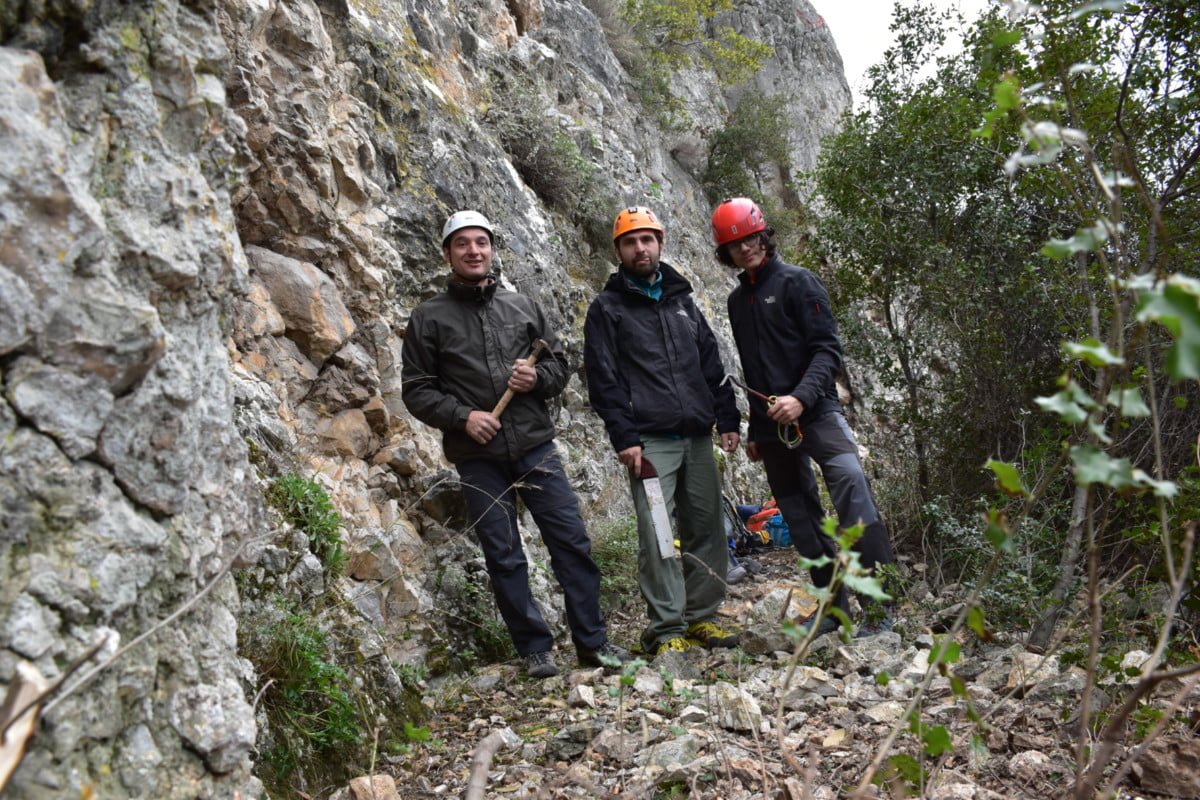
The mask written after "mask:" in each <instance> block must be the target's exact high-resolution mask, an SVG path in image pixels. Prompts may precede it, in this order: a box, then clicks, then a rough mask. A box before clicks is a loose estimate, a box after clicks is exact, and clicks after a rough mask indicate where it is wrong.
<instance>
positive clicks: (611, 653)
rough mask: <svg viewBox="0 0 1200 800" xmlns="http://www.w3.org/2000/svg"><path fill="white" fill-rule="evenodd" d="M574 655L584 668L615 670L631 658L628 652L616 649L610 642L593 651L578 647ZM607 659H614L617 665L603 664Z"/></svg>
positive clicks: (620, 648)
mask: <svg viewBox="0 0 1200 800" xmlns="http://www.w3.org/2000/svg"><path fill="white" fill-rule="evenodd" d="M575 653H576V655H578V656H579V663H580V664H583V665H584V666H585V667H609V668H613V669H615V668H616V667H619V666H621V665H622V664H625V663H627V662H628V661H630V660H631V659H632V658H633V656H631V655H630V654H629V651H628V650H626V649H625V648H623V647H617V646H616V645H615V644H613V643H612V642H605V643H604V644H602V645H600V646H599V647H597V648H596V649H595V650H588V649H586V648H583V647H580V648H577V649H576V651H575ZM607 659H615V660H616V661H617V662H618V663H616V664H612V663H608V664H605V663H604V662H605V660H607Z"/></svg>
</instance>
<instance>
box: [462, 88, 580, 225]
mask: <svg viewBox="0 0 1200 800" xmlns="http://www.w3.org/2000/svg"><path fill="white" fill-rule="evenodd" d="M491 89H492V99H491V104H490V105H489V107H488V109H487V112H486V113H485V114H484V120H485V121H486V122H487V124H488V125H489V126H490V127H491V128H492V129H493V130H494V131H495V132H496V135H497V138H499V140H500V144H501V146H502V147H503V148H504V150H505V152H507V153H508V154H509V156H511V157H512V162H513V166H514V167H515V168H516V170H517V173H518V174H519V175H520V176H521V179H522V180H524V181H525V183H527V184H528V185H529V188H531V189H533V191H534V192H536V193H537V195H538V196H539V197H541V198H542V199H543V200H545V201H546V202H547V203H548V204H549V205H551V206H554V207H555V208H557V209H558V210H560V211H564V212H567V213H570V212H574V211H576V210H577V209H579V208H580V206H581V205H584V204H585V201H586V200H587V199H588V197H589V192H590V191H591V188H592V186H593V184H594V178H595V174H596V167H595V166H594V165H593V164H592V163H591V162H589V161H588V160H587V159H586V158H585V157H584V155H583V153H582V151H581V150H580V149H579V145H578V144H576V142H575V140H574V139H572V138H571V137H570V136H569V135H568V134H567V133H566V132H565V131H564V130H562V128H561V127H560V126H559V124H558V122H557V121H556V120H555V118H554V116H553V114H551V113H550V112H551V106H550V102H549V100H548V99H547V96H546V92H545V91H543V90H542V87H541V86H539V84H538V82H537V80H535V79H534V78H530V77H527V76H524V75H519V74H513V75H506V76H503V77H502V78H498V79H497V80H496V81H494V82H493V83H492V85H491Z"/></svg>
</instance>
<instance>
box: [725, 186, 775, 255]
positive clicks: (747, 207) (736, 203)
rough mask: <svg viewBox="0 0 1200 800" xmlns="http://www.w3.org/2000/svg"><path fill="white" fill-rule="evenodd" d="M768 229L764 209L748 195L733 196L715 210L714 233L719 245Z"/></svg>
mask: <svg viewBox="0 0 1200 800" xmlns="http://www.w3.org/2000/svg"><path fill="white" fill-rule="evenodd" d="M766 229H767V221H766V220H765V219H763V213H762V211H761V210H760V209H759V207H758V206H757V205H756V204H755V203H754V201H753V200H751V199H750V198H748V197H731V198H729V199H728V200H726V201H725V202H723V203H721V205H719V206H717V208H716V210H714V211H713V215H712V235H713V242H715V243H716V245H717V247H721V246H723V245H727V244H729V243H730V242H736V241H737V240H738V239H745V238H746V237H747V236H749V235H751V234H754V233H761V232H762V231H765V230H766Z"/></svg>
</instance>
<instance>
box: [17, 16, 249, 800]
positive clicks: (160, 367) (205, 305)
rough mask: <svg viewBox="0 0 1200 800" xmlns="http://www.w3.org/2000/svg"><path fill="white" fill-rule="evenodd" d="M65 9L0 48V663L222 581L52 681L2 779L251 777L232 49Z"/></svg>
mask: <svg viewBox="0 0 1200 800" xmlns="http://www.w3.org/2000/svg"><path fill="white" fill-rule="evenodd" d="M56 8H58V7H57V6H56ZM60 11H61V13H63V14H66V15H68V16H69V18H68V19H64V20H59V21H57V23H56V24H57V25H58V26H59V27H57V29H56V30H57V31H58V33H59V36H58V37H57V38H54V37H52V38H50V39H46V38H44V37H41V36H39V34H45V33H46V32H47V31H49V30H51V27H50V26H51V23H52V22H53V21H45V20H43V21H42V24H41V25H38V24H36V23H35V22H29V23H28V24H27V25H26V26H24V27H22V28H20V29H19V30H18V31H17V33H16V39H17V41H16V42H10V46H8V47H4V48H0V74H2V75H0V87H2V88H0V152H3V153H5V157H4V159H3V166H2V167H0V208H2V209H3V211H2V213H0V260H2V263H3V267H2V268H0V275H2V278H0V285H2V291H0V317H3V318H4V320H5V323H4V327H3V329H4V336H3V347H2V348H0V355H3V361H2V362H0V364H2V366H0V369H2V374H3V387H4V392H3V394H4V399H3V400H0V428H2V429H3V433H2V434H0V509H2V512H0V513H2V515H3V532H2V533H0V619H2V622H0V680H7V679H8V678H9V677H10V676H11V675H12V674H13V672H14V669H15V667H16V664H17V662H18V661H19V660H26V661H29V662H31V663H32V664H33V665H34V666H35V667H36V668H37V669H38V670H39V671H40V672H41V673H42V674H43V675H44V676H46V677H47V678H48V679H50V680H55V679H57V678H59V677H61V676H62V675H63V674H64V672H65V671H66V670H68V668H69V667H70V666H71V665H72V663H73V662H74V661H76V660H77V659H80V658H82V657H83V656H84V655H85V654H86V653H87V652H88V651H89V650H90V649H91V648H92V647H93V645H95V644H100V643H102V645H101V649H100V651H99V652H98V653H97V654H96V655H95V656H94V657H93V658H92V659H91V660H89V661H88V663H87V664H86V665H85V668H84V669H83V670H81V671H80V672H79V673H77V675H78V676H82V675H85V674H87V668H89V667H91V666H92V665H93V664H95V663H96V662H97V661H100V660H101V659H105V658H106V657H107V656H110V655H112V654H113V653H114V652H115V651H116V650H117V649H118V648H119V647H120V646H121V645H123V644H125V643H127V642H129V641H130V640H132V639H133V638H134V637H136V636H137V635H139V634H141V633H143V632H145V631H147V630H148V629H150V628H151V627H152V626H154V625H155V624H156V623H158V622H159V621H161V620H164V619H165V618H166V617H167V616H168V615H169V614H170V613H171V612H172V611H174V610H176V609H179V608H181V607H183V606H184V605H185V604H187V603H188V602H189V601H190V600H191V599H192V598H193V597H195V596H196V595H197V594H198V593H200V592H201V591H202V590H204V589H206V588H209V587H210V584H215V586H213V587H212V588H211V591H210V592H208V593H207V595H206V597H205V599H204V600H203V601H202V602H199V603H197V604H196V606H195V608H194V609H193V610H192V611H191V613H190V614H187V615H185V616H182V617H180V618H179V619H177V620H176V621H174V622H173V623H172V624H171V625H170V626H169V627H167V628H164V629H162V630H161V631H159V632H158V633H157V634H156V636H155V638H154V639H153V640H151V641H152V643H151V644H147V645H144V646H142V647H140V648H138V649H136V650H133V651H131V652H130V653H129V654H128V655H125V656H124V657H123V658H121V659H119V660H117V661H114V662H112V663H111V664H110V665H108V666H107V667H106V668H105V669H103V670H102V671H100V672H98V673H96V674H95V675H93V676H91V677H90V678H89V679H88V680H87V681H86V682H80V683H77V682H75V681H76V679H69V680H68V681H67V682H66V688H65V689H61V690H60V691H59V692H58V693H57V695H56V696H55V697H54V700H53V704H52V705H49V706H47V707H45V708H44V711H43V717H42V722H41V728H40V732H39V735H38V737H37V739H36V740H35V742H34V743H33V746H32V747H31V748H30V750H29V752H28V754H27V755H26V757H25V760H24V762H23V763H22V765H21V767H20V769H19V770H18V772H17V773H16V775H15V776H14V777H13V780H12V784H11V785H10V787H9V793H10V794H11V796H14V797H29V798H41V797H46V798H49V797H63V796H72V797H74V796H86V795H89V794H92V795H95V796H112V797H118V796H119V797H155V798H166V797H178V798H183V797H197V796H218V795H222V796H227V795H228V794H229V791H230V789H231V788H234V787H242V788H244V789H246V790H247V791H249V792H253V791H255V783H254V782H253V780H252V779H251V777H250V752H251V749H252V748H253V746H254V741H255V722H254V716H253V713H252V711H251V708H250V703H249V701H248V699H247V697H246V693H245V684H244V682H243V678H244V677H246V676H244V675H243V670H242V667H241V664H240V662H239V660H238V659H237V657H236V647H237V638H236V628H235V626H234V624H233V618H234V614H235V612H236V610H237V605H238V598H237V594H236V592H235V591H234V587H233V580H232V578H231V577H230V576H229V575H228V572H227V569H228V567H229V566H230V564H231V562H232V561H233V559H234V558H235V556H236V554H237V553H238V552H239V550H240V549H241V548H242V546H243V543H244V542H246V541H247V540H249V539H250V538H251V537H253V536H256V535H259V534H260V533H261V531H262V530H263V527H264V524H263V522H262V514H261V500H258V499H256V495H255V492H254V490H253V487H252V486H251V485H250V484H249V482H248V481H247V464H246V457H245V445H244V444H243V442H242V438H241V435H240V434H239V433H238V432H237V430H236V428H235V427H234V424H233V422H234V420H233V407H234V393H233V385H232V381H231V380H230V371H229V357H228V354H227V351H226V346H225V342H224V339H223V329H224V328H225V327H226V326H225V324H224V323H223V322H222V320H223V319H226V318H228V316H229V314H230V312H231V309H232V308H233V304H234V303H233V299H234V296H235V295H236V294H238V293H240V292H241V291H243V290H244V287H245V285H246V277H247V267H246V262H245V258H244V256H243V255H242V249H241V246H240V243H239V242H238V239H237V234H236V229H235V226H234V217H233V213H232V205H231V200H230V190H231V181H232V180H233V179H234V178H235V177H236V176H237V174H238V172H237V169H236V165H235V163H234V160H235V158H236V157H237V154H238V153H239V151H240V150H241V149H242V147H243V145H242V143H241V134H242V131H243V125H242V123H241V121H240V120H239V118H237V117H236V116H234V115H233V114H231V113H230V112H229V110H228V108H227V107H226V106H225V104H224V90H223V87H222V81H221V78H220V77H219V75H220V74H221V73H222V72H223V70H224V68H225V65H226V64H227V55H228V53H227V50H226V48H225V45H224V42H223V40H222V39H221V37H220V36H218V35H216V32H215V27H214V25H213V21H212V19H211V17H209V16H206V15H205V14H204V13H201V12H197V11H196V10H193V9H189V8H186V7H183V6H180V5H178V4H173V3H167V4H162V5H160V6H156V8H155V13H154V14H153V15H151V14H149V13H148V11H149V9H148V8H139V7H136V6H129V5H125V4H107V3H101V4H95V6H94V7H92V8H90V9H87V10H85V9H83V8H81V7H80V8H76V7H74V6H65V5H64V6H63V7H62V8H61V9H60ZM6 24H7V23H6ZM67 30H74V31H76V34H74V35H72V36H65V35H63V34H64V33H65V31H67ZM82 31H86V37H85V38H86V42H84V41H81V40H80V38H79V35H78V34H79V33H81V32H82ZM6 33H10V34H11V32H10V31H6ZM23 37H24V39H25V40H26V41H27V42H28V43H30V44H35V45H40V46H41V47H42V52H41V53H39V52H34V51H31V50H27V49H20V48H19V47H14V46H11V45H13V44H20V43H22V38H23ZM48 70H49V71H48ZM101 765H103V769H101Z"/></svg>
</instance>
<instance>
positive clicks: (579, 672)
mask: <svg viewBox="0 0 1200 800" xmlns="http://www.w3.org/2000/svg"><path fill="white" fill-rule="evenodd" d="M761 561H762V562H763V566H764V567H765V569H764V571H763V572H762V574H760V575H756V576H754V578H753V579H751V580H748V581H745V582H743V583H741V584H739V585H737V586H735V587H732V588H731V591H730V600H729V602H728V603H727V604H726V607H725V608H724V609H723V612H724V616H725V620H726V621H728V622H729V624H730V625H733V626H738V627H740V628H741V629H742V647H741V648H740V649H736V650H721V649H716V650H705V649H703V648H692V649H690V650H688V651H687V652H682V653H679V652H668V653H665V654H663V655H662V656H659V657H658V658H656V659H654V660H653V661H650V662H649V663H645V664H636V663H635V664H633V665H630V666H629V667H627V668H626V669H625V670H624V671H622V672H619V673H618V672H613V671H611V670H609V671H606V670H604V669H595V668H588V669H584V668H580V667H578V665H576V664H575V662H574V661H573V658H572V654H570V653H560V661H561V662H562V663H563V665H564V666H565V667H566V669H565V670H564V671H563V673H562V674H560V675H559V676H557V677H554V678H550V679H547V680H532V679H529V678H526V677H524V676H523V675H522V673H521V670H520V667H519V666H518V665H516V664H503V665H492V666H489V667H486V668H483V669H481V670H479V671H478V672H476V673H475V674H473V675H470V676H453V677H449V678H445V679H440V680H437V681H431V682H430V685H429V687H428V692H427V695H426V698H425V701H426V704H427V706H428V707H429V709H430V718H429V720H428V722H427V724H428V726H429V730H430V737H431V738H430V739H429V740H428V741H426V742H424V743H423V744H419V745H417V744H415V745H414V747H413V749H412V750H411V751H410V752H409V753H406V754H402V755H399V756H388V757H384V758H382V759H381V761H380V764H381V768H380V769H379V770H377V771H378V772H379V773H380V774H378V775H375V776H372V777H371V778H369V779H368V778H366V777H364V778H360V779H358V780H357V782H356V784H353V785H352V786H350V787H347V788H344V789H342V790H340V791H339V792H338V793H335V794H334V797H335V798H339V800H358V799H359V798H360V797H361V798H365V797H370V798H373V799H374V800H381V798H391V797H403V798H406V800H418V799H420V798H443V797H467V798H472V797H478V798H483V797H489V798H576V797H577V798H647V800H649V799H650V798H665V797H690V798H706V799H709V800H718V799H719V800H750V798H764V797H766V798H785V799H786V800H801V798H805V799H806V800H807V799H809V798H811V800H833V799H834V798H839V797H846V796H849V795H851V794H852V792H853V791H854V790H855V787H856V786H857V785H858V784H859V782H860V780H861V778H862V776H863V775H864V773H865V772H866V770H867V768H868V765H870V764H871V763H872V761H873V760H874V759H875V758H876V754H877V752H878V751H879V750H880V748H881V746H882V745H883V744H884V743H885V741H886V739H887V737H888V736H889V735H891V734H892V733H893V731H894V730H898V731H899V734H898V735H897V736H896V738H895V740H894V743H893V744H892V746H891V748H890V750H889V751H888V753H887V756H888V758H890V759H895V757H897V756H898V757H899V760H894V761H892V763H894V764H896V765H897V766H898V769H896V770H893V771H892V772H891V773H887V774H889V775H890V778H889V780H887V781H886V782H885V783H884V785H879V786H871V787H869V788H868V789H867V790H866V793H865V794H864V795H863V796H868V797H905V796H922V797H928V798H939V799H940V800H958V799H959V798H963V799H968V798H974V799H975V800H988V799H989V798H1047V797H1059V796H1064V794H1063V793H1064V792H1065V791H1066V788H1065V787H1067V786H1069V785H1070V783H1071V781H1072V779H1073V776H1074V775H1075V760H1074V748H1075V747H1076V743H1077V736H1076V733H1077V731H1078V723H1079V714H1080V698H1081V695H1082V693H1083V690H1084V686H1085V674H1084V672H1083V671H1082V670H1081V669H1080V668H1079V667H1077V666H1071V667H1064V666H1063V665H1062V664H1061V663H1060V658H1059V657H1058V656H1056V655H1049V656H1037V655H1034V654H1031V653H1028V652H1026V651H1025V650H1024V648H1023V647H1021V646H1020V645H1019V644H1016V643H1009V644H1004V643H999V642H998V641H993V642H991V643H988V644H979V643H977V640H975V639H974V635H973V634H967V636H965V637H959V638H960V639H961V641H962V653H963V655H962V657H961V659H959V660H958V661H957V663H955V664H954V665H953V667H952V668H951V669H950V670H949V672H948V673H947V674H939V673H938V671H937V670H935V671H934V677H932V678H931V679H930V680H929V685H928V687H927V688H926V690H925V692H924V694H923V695H922V699H921V701H920V703H919V704H918V705H917V710H916V717H915V718H917V719H919V720H920V724H921V725H922V726H923V727H922V728H920V729H918V731H917V732H916V733H914V728H913V726H912V725H911V724H910V723H909V722H908V720H909V719H912V718H914V717H910V716H909V715H910V713H911V710H910V708H909V706H910V704H911V702H912V700H913V698H914V697H915V696H916V695H917V693H918V690H919V687H920V686H921V685H922V684H923V682H924V681H926V680H927V677H926V673H927V672H928V666H929V660H930V656H931V652H932V651H933V648H934V647H935V646H937V642H938V638H937V636H936V635H935V634H934V633H932V631H934V630H938V629H939V626H940V625H941V624H942V622H939V620H941V621H944V620H945V619H947V618H952V617H953V616H954V615H955V613H956V612H957V609H956V607H955V600H958V599H961V598H953V599H951V600H950V602H947V601H946V600H945V599H943V600H942V603H941V605H940V608H941V611H940V613H934V614H933V616H930V617H929V618H927V619H925V618H918V614H917V613H916V612H915V611H913V608H914V607H915V606H916V605H920V606H921V607H929V608H939V605H938V604H937V603H935V602H927V603H918V604H914V603H906V604H904V605H902V606H901V607H900V609H899V613H898V615H897V625H896V630H895V631H888V632H884V633H880V634H877V635H874V636H868V637H863V638H857V639H850V640H848V641H847V640H844V639H841V638H839V637H838V636H835V635H824V636H821V637H819V638H817V639H816V640H815V641H814V643H813V645H812V646H811V647H810V649H809V652H808V654H807V655H806V656H805V658H804V660H803V663H794V659H793V650H794V646H795V644H796V642H795V640H794V639H793V638H791V637H789V636H788V634H787V633H786V632H785V626H784V625H783V622H784V621H785V620H795V619H798V618H802V617H804V616H805V615H807V614H808V613H809V612H811V611H812V610H813V608H814V607H815V602H814V601H813V600H812V598H811V597H810V596H809V595H808V594H807V593H806V592H805V591H804V589H805V587H806V585H807V583H806V582H807V579H806V578H804V577H802V576H800V575H799V574H798V573H797V572H796V570H795V567H794V557H793V556H791V554H789V553H788V552H786V551H776V552H773V553H769V554H767V555H766V556H765V557H763V558H762V559H761ZM809 588H811V587H809ZM926 599H927V600H931V598H926ZM958 607H961V606H958ZM927 613H928V612H927ZM624 622H625V624H626V625H636V623H637V620H636V619H627V620H625V621H624ZM614 627H616V628H617V629H618V631H619V629H620V623H619V622H618V625H615V626H614ZM620 635H621V634H620V633H618V636H620ZM997 638H999V637H997ZM969 640H970V641H969ZM972 641H974V642H976V643H975V644H972V643H971V642H972ZM1145 657H1146V654H1145V653H1142V654H1140V655H1139V654H1138V653H1137V652H1133V653H1129V654H1128V655H1127V657H1126V661H1127V662H1128V663H1129V664H1130V665H1135V662H1137V661H1139V660H1140V659H1143V660H1144V658H1145ZM960 681H961V682H960ZM1124 688H1125V687H1123V686H1121V685H1115V684H1113V683H1109V684H1101V685H1100V686H1098V687H1096V688H1094V689H1093V691H1092V698H1091V707H1092V713H1093V715H1094V716H1095V715H1099V716H1101V717H1103V714H1104V710H1105V708H1108V707H1111V704H1112V703H1113V701H1114V700H1115V699H1118V698H1119V697H1120V696H1121V695H1122V694H1123V691H1124ZM1179 688H1180V687H1179V686H1178V685H1175V686H1170V687H1163V689H1162V690H1161V691H1160V692H1158V693H1156V694H1155V695H1154V696H1153V699H1152V700H1151V701H1150V702H1149V703H1148V705H1147V708H1149V709H1154V708H1157V709H1162V708H1165V707H1166V706H1167V705H1168V704H1169V702H1170V695H1172V694H1173V693H1175V692H1176V691H1178V690H1179ZM956 689H957V690H956ZM974 715H977V716H978V717H979V718H980V720H981V721H980V722H978V723H977V722H973V721H972V720H971V717H972V716H974ZM1189 715H1190V716H1189ZM1198 715H1200V689H1196V688H1195V687H1193V689H1192V690H1191V693H1190V695H1189V696H1188V698H1187V700H1186V702H1185V703H1184V704H1183V707H1182V709H1181V713H1177V714H1176V718H1187V719H1190V720H1191V723H1192V730H1190V731H1189V730H1188V729H1187V728H1186V726H1185V725H1180V724H1175V725H1173V726H1170V727H1169V728H1168V729H1167V731H1165V732H1164V734H1163V735H1162V736H1160V737H1159V738H1158V739H1157V740H1156V741H1155V742H1154V743H1153V744H1152V746H1151V747H1150V748H1149V749H1148V750H1147V752H1145V753H1144V754H1143V755H1142V756H1141V757H1140V758H1139V760H1138V762H1137V764H1136V765H1135V768H1134V769H1133V770H1132V771H1131V772H1130V774H1129V776H1128V777H1127V778H1126V780H1125V782H1124V783H1125V785H1127V786H1129V787H1135V788H1136V790H1138V791H1141V792H1145V793H1146V794H1150V795H1153V796H1156V797H1159V796H1168V797H1200V739H1197V738H1196V737H1195V730H1194V728H1195V722H1196V721H1197V720H1198V719H1200V716H1198ZM1154 717H1155V715H1154V714H1153V713H1150V712H1147V714H1146V718H1154ZM941 728H944V730H945V734H946V735H945V737H943V736H942V735H941V734H940V733H938V734H936V735H932V734H931V732H932V731H933V730H935V729H941ZM1143 733H1144V731H1143ZM1136 743H1137V736H1136V735H1135V734H1133V733H1131V735H1130V736H1129V737H1128V741H1127V745H1128V746H1129V747H1133V746H1135V745H1136ZM493 751H494V752H493ZM931 751H932V752H935V753H936V755H933V756H931V755H929V753H930V752H931ZM473 757H475V759H476V760H477V761H483V762H486V770H484V769H482V768H477V769H476V770H475V771H476V773H477V778H476V783H477V784H478V785H477V786H476V787H475V788H474V789H472V788H470V786H469V783H470V779H471V774H472V758H473ZM906 757H907V758H906ZM1119 761H1120V759H1115V760H1114V763H1119ZM885 763H887V762H886V760H885ZM906 765H907V766H906ZM922 767H923V769H924V773H923V774H924V776H925V777H924V778H920V777H918V776H920V775H921V774H922V772H921V768H922ZM884 772H885V771H881V773H880V774H881V775H883V774H884ZM393 783H394V785H395V787H396V788H395V789H393V788H392V787H393ZM385 785H386V791H385V790H384V787H385ZM1130 791H1131V792H1132V791H1134V789H1130ZM473 792H474V793H473ZM1120 796H1121V797H1130V798H1132V797H1134V796H1135V795H1134V794H1131V793H1122V794H1121V795H1120Z"/></svg>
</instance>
